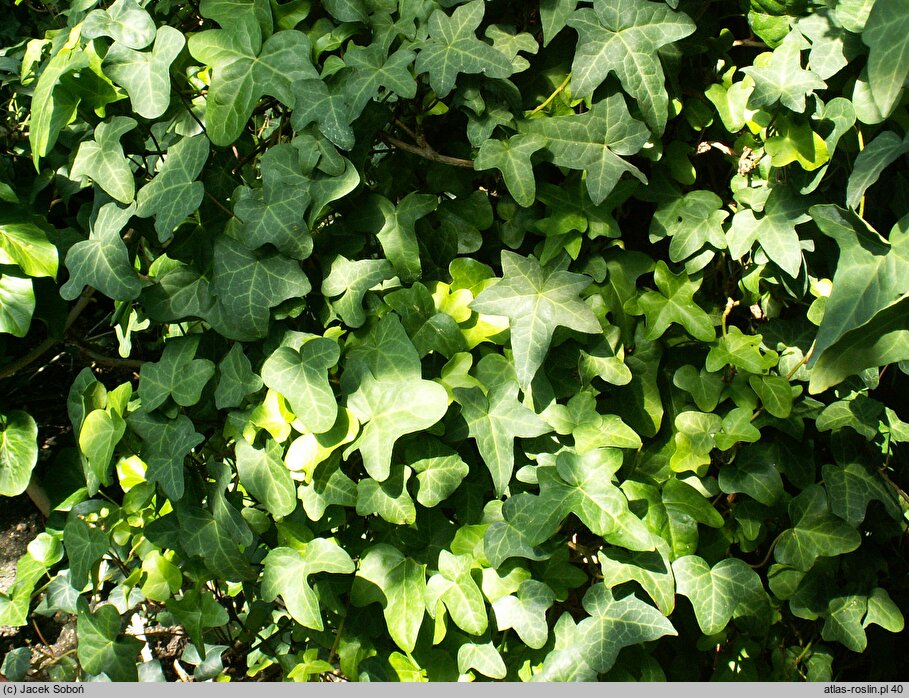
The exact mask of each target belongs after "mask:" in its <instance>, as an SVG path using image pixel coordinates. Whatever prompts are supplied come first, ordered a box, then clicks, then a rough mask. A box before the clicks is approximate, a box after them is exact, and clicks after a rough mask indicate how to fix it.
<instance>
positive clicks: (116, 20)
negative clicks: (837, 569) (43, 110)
mask: <svg viewBox="0 0 909 698" xmlns="http://www.w3.org/2000/svg"><path fill="white" fill-rule="evenodd" d="M82 36H84V37H85V38H86V39H97V38H98V37H99V36H109V37H110V38H111V39H113V40H114V41H115V42H116V44H115V46H116V45H117V44H121V45H122V46H124V47H126V48H130V49H141V48H145V47H146V46H148V45H149V44H150V43H151V42H152V40H153V39H154V38H155V22H154V20H153V19H152V17H151V15H150V14H148V12H146V11H145V10H143V9H142V8H141V7H140V6H139V3H138V2H136V0H117V1H116V2H115V3H114V4H112V5H111V6H110V7H108V8H107V9H106V10H92V11H91V12H89V13H88V15H87V16H86V18H85V20H84V21H83V22H82ZM115 680H116V679H115Z"/></svg>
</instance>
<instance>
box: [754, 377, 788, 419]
mask: <svg viewBox="0 0 909 698" xmlns="http://www.w3.org/2000/svg"><path fill="white" fill-rule="evenodd" d="M748 385H750V386H751V387H752V389H753V390H754V392H756V393H757V395H758V397H759V398H761V404H763V405H764V409H765V410H767V411H768V412H769V413H770V414H772V415H773V416H774V417H779V418H780V419H786V417H788V416H789V414H790V412H792V387H791V386H790V385H789V381H788V380H786V379H785V378H784V377H783V376H751V377H750V378H748Z"/></svg>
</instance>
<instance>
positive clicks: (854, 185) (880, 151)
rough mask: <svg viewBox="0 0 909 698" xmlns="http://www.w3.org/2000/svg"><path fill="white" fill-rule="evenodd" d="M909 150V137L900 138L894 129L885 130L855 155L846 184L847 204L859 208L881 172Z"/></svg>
mask: <svg viewBox="0 0 909 698" xmlns="http://www.w3.org/2000/svg"><path fill="white" fill-rule="evenodd" d="M907 152H909V137H907V138H900V137H899V136H898V135H896V134H895V133H894V132H893V131H884V132H883V133H880V134H878V135H877V136H875V138H874V140H873V141H871V142H870V143H869V144H868V145H866V146H865V149H864V150H863V151H862V152H860V153H859V154H858V155H857V156H856V157H855V165H854V166H853V168H852V173H851V174H850V175H849V182H848V184H847V185H846V205H847V206H849V208H852V209H857V208H859V206H860V204H861V201H862V199H863V198H864V196H865V192H866V191H867V190H868V187H870V186H871V185H872V184H874V183H875V182H876V181H877V180H878V178H879V177H880V176H881V173H882V172H883V171H884V170H885V169H887V167H889V166H890V165H891V164H893V163H894V162H896V160H897V159H899V158H900V156H902V155H905V154H906V153H907Z"/></svg>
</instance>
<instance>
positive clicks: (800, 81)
mask: <svg viewBox="0 0 909 698" xmlns="http://www.w3.org/2000/svg"><path fill="white" fill-rule="evenodd" d="M803 48H807V42H806V41H805V39H804V38H802V35H801V34H800V33H799V32H795V31H793V32H789V34H787V35H786V38H785V39H784V40H783V43H782V44H780V45H779V46H777V47H776V48H775V49H774V50H773V54H772V55H771V56H770V60H769V62H768V63H767V65H766V66H763V67H761V66H758V65H754V66H747V67H744V68H742V69H741V70H742V72H743V73H745V75H749V76H751V77H752V78H753V79H754V92H752V93H751V97H749V99H748V106H749V107H751V108H752V109H762V108H764V107H771V106H773V105H774V104H776V102H780V103H782V105H783V106H784V107H786V108H787V109H791V110H792V111H794V112H797V113H799V114H801V113H802V112H804V111H805V96H806V95H808V94H811V93H812V92H814V91H816V90H823V89H825V88H826V87H827V83H826V82H824V81H823V80H821V79H820V78H819V77H818V76H817V75H816V74H815V73H813V72H811V71H810V70H805V69H803V68H802V62H801V55H802V49H803Z"/></svg>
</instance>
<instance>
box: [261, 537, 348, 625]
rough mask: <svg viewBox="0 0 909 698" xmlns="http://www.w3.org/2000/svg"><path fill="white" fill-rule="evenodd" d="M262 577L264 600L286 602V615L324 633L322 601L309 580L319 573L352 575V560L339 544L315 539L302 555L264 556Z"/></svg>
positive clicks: (284, 551) (283, 551)
mask: <svg viewBox="0 0 909 698" xmlns="http://www.w3.org/2000/svg"><path fill="white" fill-rule="evenodd" d="M263 564H264V572H263V574H262V600H263V601H274V600H275V599H276V598H277V597H278V596H280V597H281V599H282V600H283V601H284V605H285V607H286V608H287V612H288V613H290V615H291V617H292V618H293V619H294V620H295V621H297V622H298V623H299V624H300V625H302V626H304V627H306V628H312V629H314V630H322V629H323V627H324V625H323V623H322V613H321V611H320V610H319V597H318V595H317V594H316V592H315V591H314V590H313V588H312V587H311V586H310V584H309V576H310V575H313V574H318V573H319V572H330V573H333V574H350V573H351V572H353V571H354V570H355V569H356V566H355V565H354V562H353V560H351V559H350V556H349V555H348V554H347V553H346V552H345V551H344V549H343V548H341V547H339V546H338V544H337V543H334V542H332V541H330V540H326V539H324V538H314V539H313V540H311V541H309V543H307V544H306V548H305V549H304V550H303V552H300V551H299V550H295V549H293V548H284V547H281V548H272V550H271V551H269V553H268V555H266V556H265V560H264V561H263Z"/></svg>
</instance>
